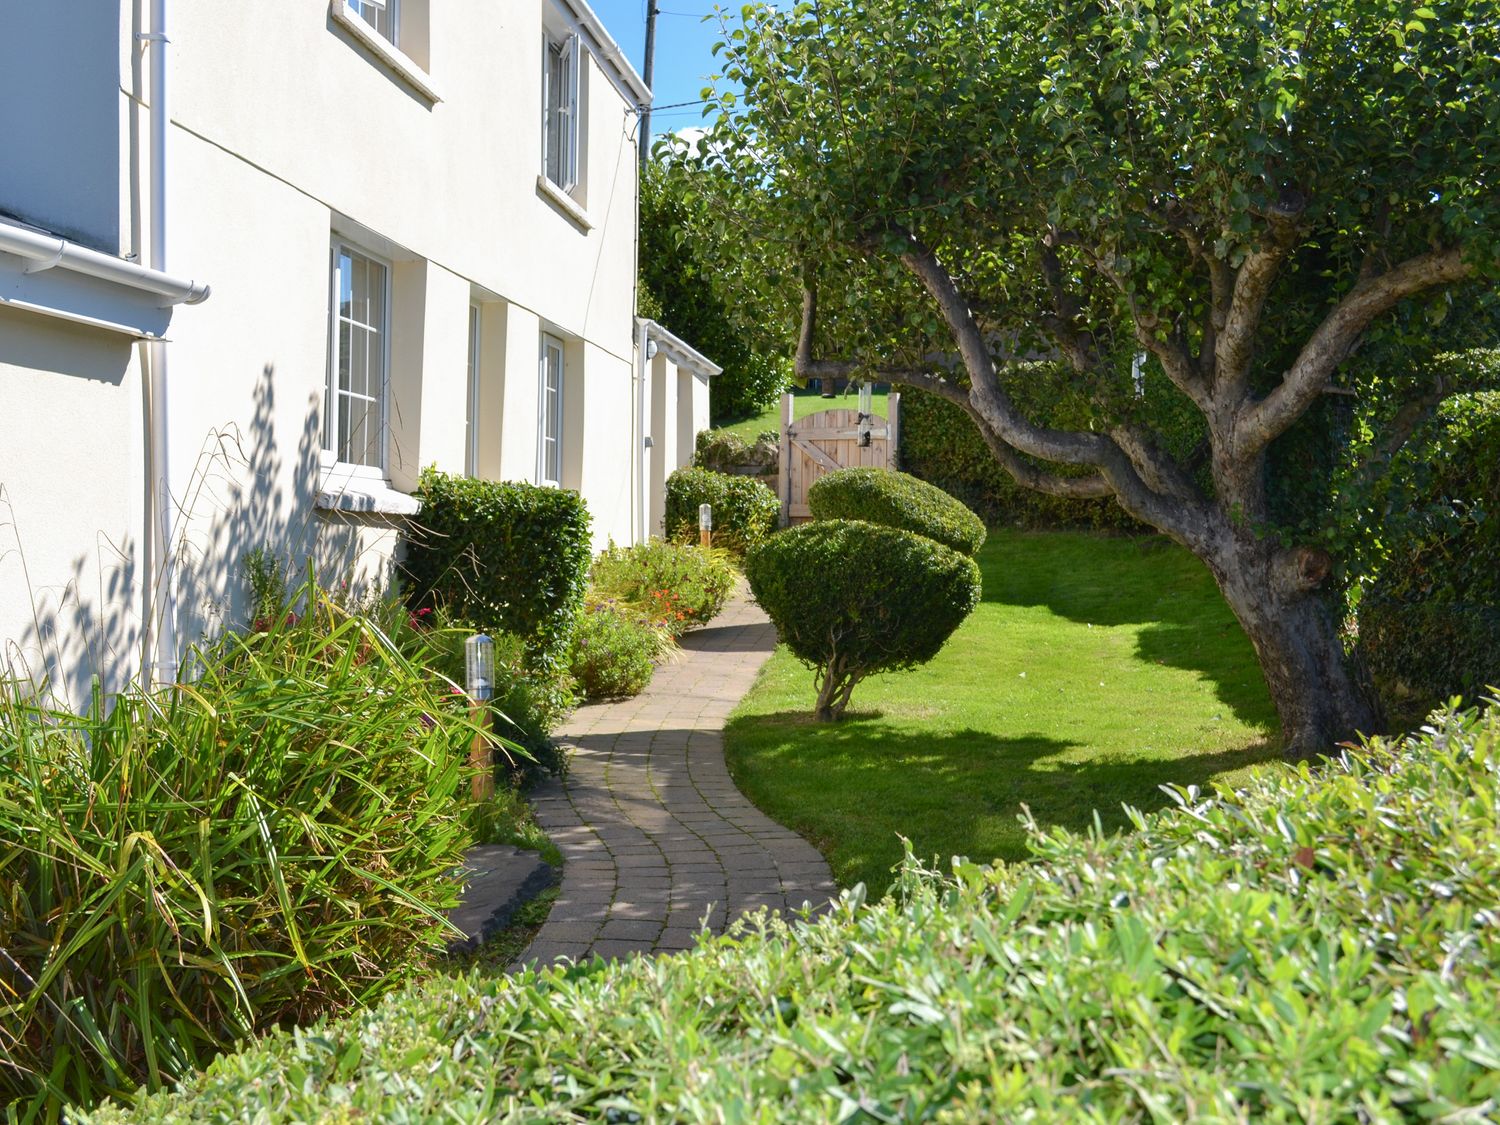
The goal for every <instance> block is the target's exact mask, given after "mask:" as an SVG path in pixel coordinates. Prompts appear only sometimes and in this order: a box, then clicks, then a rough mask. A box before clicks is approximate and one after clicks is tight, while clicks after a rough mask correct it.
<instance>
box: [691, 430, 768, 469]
mask: <svg viewBox="0 0 1500 1125" xmlns="http://www.w3.org/2000/svg"><path fill="white" fill-rule="evenodd" d="M780 455H781V435H780V434H778V433H777V432H776V431H775V430H769V431H767V432H766V433H763V434H759V435H757V437H756V439H755V440H754V441H753V442H751V441H746V440H745V439H744V438H743V437H741V436H740V435H739V434H737V433H735V432H734V431H733V430H700V431H698V437H697V439H696V440H695V441H694V443H693V465H694V466H695V467H696V468H699V469H712V470H713V471H714V472H719V473H727V472H732V471H734V470H735V469H753V470H755V471H756V472H759V473H764V472H768V471H774V470H775V468H776V463H777V461H778V459H779V458H780Z"/></svg>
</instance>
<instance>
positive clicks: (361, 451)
mask: <svg viewBox="0 0 1500 1125" xmlns="http://www.w3.org/2000/svg"><path fill="white" fill-rule="evenodd" d="M390 284H391V271H390V267H389V266H387V265H386V264H385V263H384V262H379V261H376V260H375V259H374V258H371V257H369V256H367V255H365V254H361V253H360V252H359V251H358V250H355V249H353V248H352V247H349V246H346V245H343V244H342V243H336V244H335V245H334V247H333V286H332V296H333V300H332V309H331V313H332V316H331V318H330V319H331V324H330V331H329V336H330V338H331V339H330V344H329V357H328V401H327V404H326V406H327V409H325V411H324V418H325V420H326V421H325V425H326V430H325V432H324V438H323V441H324V445H325V447H326V448H328V449H330V450H332V451H333V454H334V458H335V459H336V460H337V461H340V462H343V463H345V464H349V465H364V466H368V467H370V468H373V469H378V470H380V471H382V472H383V471H384V469H385V445H386V443H385V431H386V408H385V400H386V390H387V386H388V383H389V373H390V339H389V332H388V326H389V317H390V312H389V309H390Z"/></svg>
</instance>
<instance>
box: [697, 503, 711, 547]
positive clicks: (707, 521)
mask: <svg viewBox="0 0 1500 1125" xmlns="http://www.w3.org/2000/svg"><path fill="white" fill-rule="evenodd" d="M713 541H714V506H713V505H712V504H699V505H698V545H699V546H700V547H708V546H711V545H712V544H713Z"/></svg>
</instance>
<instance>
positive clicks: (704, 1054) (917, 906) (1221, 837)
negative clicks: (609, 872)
mask: <svg viewBox="0 0 1500 1125" xmlns="http://www.w3.org/2000/svg"><path fill="white" fill-rule="evenodd" d="M1173 796H1174V798H1175V799H1176V802H1177V805H1178V807H1176V808H1174V809H1171V810H1169V811H1167V812H1164V813H1160V814H1157V815H1154V816H1150V817H1140V816H1137V817H1135V820H1136V822H1137V825H1138V828H1139V830H1138V831H1137V832H1135V833H1132V834H1130V835H1119V836H1113V837H1108V838H1100V837H1097V836H1086V835H1079V834H1075V833H1070V832H1066V831H1063V830H1054V831H1051V832H1043V831H1041V830H1039V829H1035V828H1034V829H1033V837H1032V850H1033V852H1034V853H1035V862H1033V863H1029V864H1021V865H1016V866H1009V867H998V868H989V867H981V866H976V865H974V864H970V863H967V862H957V863H955V864H954V868H953V871H952V873H951V874H948V875H939V874H936V873H933V872H929V871H925V870H923V869H922V868H921V867H919V866H917V865H916V864H914V863H911V862H908V865H907V867H906V868H905V870H904V872H903V874H902V877H901V880H900V883H899V886H898V890H897V892H896V893H895V894H893V895H892V896H890V897H887V898H885V899H883V900H882V901H880V902H876V903H864V902H862V901H861V900H862V895H861V893H860V892H859V891H858V890H855V891H853V892H850V893H848V894H846V895H845V896H844V898H843V900H842V901H841V902H840V903H839V904H838V905H837V906H836V907H835V908H834V909H833V910H832V912H831V913H829V914H828V915H827V916H824V917H821V918H819V919H817V920H814V921H803V922H798V923H795V924H793V925H792V926H790V927H785V926H782V925H780V924H769V923H767V924H750V925H746V926H743V927H742V928H741V929H740V930H739V931H738V932H736V933H734V934H732V935H731V936H728V937H724V938H720V939H717V940H710V941H707V942H705V943H704V944H702V945H700V947H699V948H698V949H696V950H694V951H693V952H690V953H685V954H681V955H679V956H677V957H674V958H671V959H654V958H633V959H631V960H628V961H624V962H619V963H615V964H610V965H606V964H604V963H602V962H595V963H593V964H588V965H583V966H580V967H577V968H573V969H563V970H554V971H550V972H548V973H545V974H543V975H540V976H538V975H534V974H531V973H527V974H524V975H521V976H518V977H513V978H504V979H499V980H495V979H485V978H481V977H477V976H469V977H462V978H457V979H435V980H432V981H429V982H427V983H425V984H423V985H422V986H420V987H417V988H415V989H412V990H410V991H407V992H404V993H402V994H400V995H399V996H396V997H392V998H391V999H389V1000H387V1001H386V1002H385V1003H383V1004H382V1005H381V1006H380V1007H379V1008H377V1009H375V1010H373V1011H370V1012H363V1013H360V1014H359V1015H357V1016H355V1017H354V1018H352V1019H349V1020H345V1021H342V1022H338V1023H331V1024H322V1025H319V1026H317V1027H315V1028H312V1029H309V1030H307V1031H301V1032H296V1033H278V1034H276V1035H274V1036H272V1037H270V1038H268V1039H267V1040H266V1041H264V1042H263V1043H260V1044H257V1045H255V1046H254V1047H251V1048H250V1049H248V1050H246V1051H244V1052H242V1053H240V1054H237V1055H232V1056H228V1057H226V1058H223V1059H221V1060H219V1062H218V1063H216V1064H215V1065H214V1067H213V1068H212V1069H211V1070H210V1071H209V1073H208V1074H207V1075H206V1076H205V1077H203V1078H200V1079H197V1080H194V1081H192V1082H189V1083H188V1084H187V1086H186V1088H185V1089H184V1090H183V1091H182V1093H180V1094H178V1095H176V1096H170V1097H159V1098H155V1099H153V1100H151V1101H150V1102H148V1103H146V1104H145V1105H143V1106H141V1107H139V1108H138V1109H137V1110H136V1111H135V1112H134V1113H130V1112H124V1111H109V1112H105V1113H100V1114H97V1115H95V1116H94V1117H93V1118H92V1120H93V1121H94V1122H95V1125H120V1123H123V1122H127V1121H137V1122H146V1121H150V1122H153V1123H161V1125H185V1123H187V1122H209V1121H225V1120H254V1121H259V1122H264V1123H266V1125H272V1123H275V1122H290V1121H312V1120H351V1119H359V1120H383V1119H396V1118H397V1117H399V1118H400V1119H402V1120H418V1119H429V1118H430V1119H437V1118H443V1119H447V1120H459V1121H478V1120H510V1121H522V1122H543V1121H545V1122H562V1121H590V1122H592V1121H633V1120H644V1121H683V1120H687V1121H696V1120H712V1121H725V1122H766V1123H770V1122H786V1121H798V1122H802V1121H806V1122H827V1121H855V1120H874V1121H903V1122H906V1121H926V1120H934V1121H953V1122H960V1121H965V1122H966V1121H995V1120H1016V1121H1026V1120H1031V1121H1062V1120H1089V1121H1188V1120H1192V1121H1243V1120H1256V1121H1312V1120H1320V1121H1390V1120H1434V1119H1445V1120H1453V1121H1459V1120H1463V1121H1480V1120H1490V1119H1493V1117H1494V1115H1495V1112H1496V1107H1497V1106H1500V1047H1497V1044H1500V1011H1497V1008H1496V1004H1495V979H1496V975H1497V971H1500V926H1497V924H1496V909H1495V896H1494V888H1495V886H1496V885H1497V884H1500V823H1497V821H1500V712H1496V711H1492V712H1491V713H1490V714H1489V715H1488V716H1483V717H1480V716H1476V715H1475V714H1474V713H1468V714H1464V715H1445V716H1441V717H1440V718H1439V719H1438V720H1437V721H1436V723H1435V726H1434V729H1433V730H1431V731H1429V732H1428V733H1425V734H1423V735H1421V736H1418V737H1414V738H1412V739H1410V740H1408V741H1406V742H1404V743H1400V744H1380V745H1375V746H1371V747H1369V748H1367V749H1364V750H1361V751H1358V752H1351V753H1348V754H1346V755H1344V756H1343V757H1342V758H1340V759H1339V760H1337V761H1334V762H1332V763H1330V764H1329V765H1328V766H1327V767H1326V769H1325V770H1324V772H1322V773H1321V774H1318V773H1313V772H1311V771H1309V770H1308V769H1307V768H1306V767H1303V768H1301V769H1300V770H1298V771H1296V772H1293V771H1291V770H1289V769H1287V770H1276V771H1272V772H1266V773H1264V774H1261V775H1259V776H1258V777H1257V778H1256V779H1255V780H1254V781H1253V782H1252V783H1251V784H1250V785H1249V786H1248V787H1247V788H1246V789H1245V790H1243V791H1241V792H1238V793H1233V794H1221V795H1218V796H1213V797H1210V796H1208V795H1206V794H1203V793H1199V792H1196V791H1194V790H1178V791H1174V793H1173ZM861 1110H862V1111H863V1113H861Z"/></svg>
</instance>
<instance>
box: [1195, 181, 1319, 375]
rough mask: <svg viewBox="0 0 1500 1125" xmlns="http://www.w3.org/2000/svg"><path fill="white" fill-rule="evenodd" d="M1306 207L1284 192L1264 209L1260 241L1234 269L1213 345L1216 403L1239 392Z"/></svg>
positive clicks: (1297, 197)
mask: <svg viewBox="0 0 1500 1125" xmlns="http://www.w3.org/2000/svg"><path fill="white" fill-rule="evenodd" d="M1306 209H1307V201H1306V200H1305V199H1304V198H1303V197H1302V196H1301V195H1300V194H1298V193H1295V192H1292V193H1289V194H1288V195H1287V197H1286V198H1285V199H1283V200H1282V201H1281V203H1280V204H1279V205H1278V206H1277V207H1275V208H1273V209H1272V210H1270V211H1269V212H1267V213H1266V228H1265V237H1264V241H1263V242H1262V243H1261V245H1260V246H1259V247H1257V248H1256V249H1254V250H1252V251H1251V252H1250V253H1249V254H1248V255H1246V257H1245V260H1244V261H1243V262H1241V263H1240V268H1239V269H1237V270H1235V271H1234V285H1233V288H1232V289H1231V290H1230V293H1229V298H1228V303H1227V306H1226V308H1225V310H1224V325H1223V327H1222V328H1221V329H1220V330H1219V333H1218V340H1217V341H1216V344H1215V361H1214V382H1215V386H1216V389H1217V391H1218V393H1219V396H1220V400H1221V401H1231V400H1232V399H1233V398H1234V397H1235V396H1238V395H1242V394H1244V388H1245V381H1246V379H1247V378H1248V377H1249V373H1250V361H1251V359H1252V357H1253V355H1254V344H1255V333H1256V331H1257V330H1258V329H1259V328H1260V321H1261V316H1262V315H1263V314H1264V312H1265V308H1266V298H1267V297H1269V296H1270V293H1271V286H1272V285H1273V284H1274V283H1275V281H1276V277H1277V275H1278V274H1279V273H1280V272H1281V266H1282V263H1283V262H1285V261H1286V257H1287V255H1288V254H1290V253H1291V251H1292V248H1293V247H1294V246H1296V244H1297V240H1298V238H1299V237H1300V236H1301V233H1302V214H1303V212H1304V211H1305V210H1306ZM1216 299H1217V298H1216Z"/></svg>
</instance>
